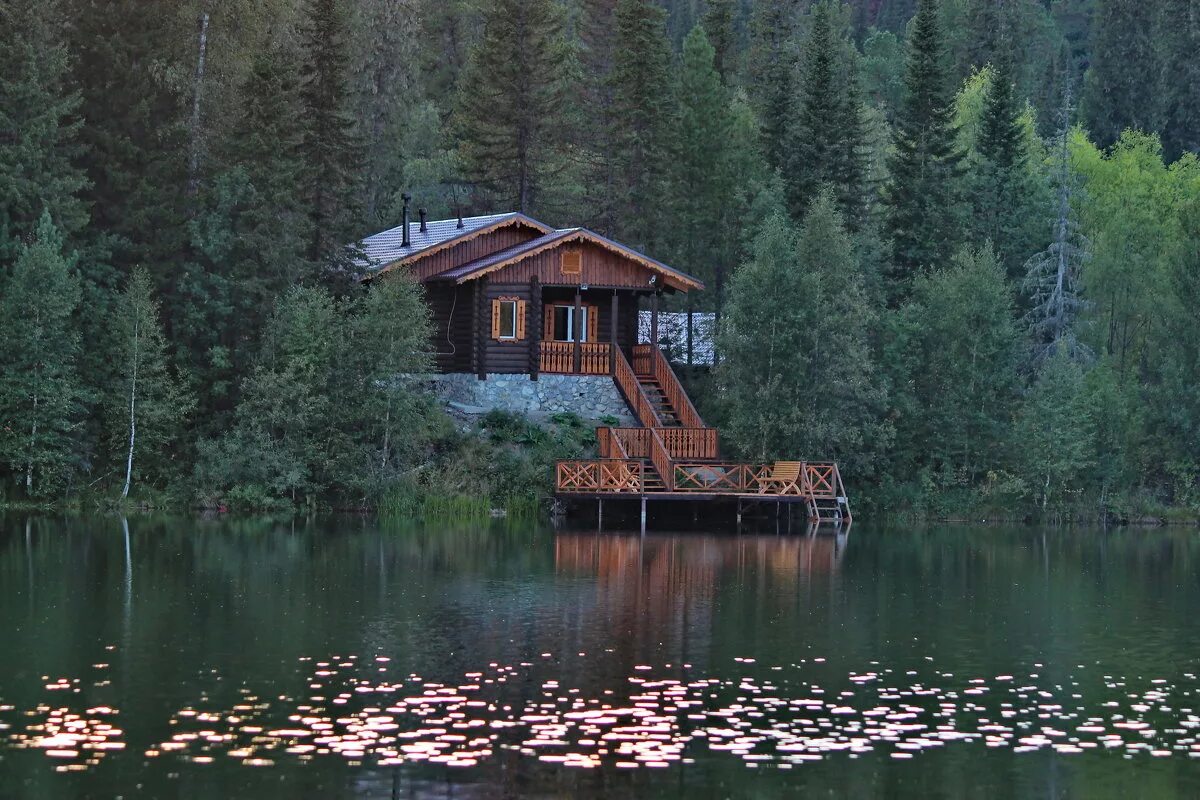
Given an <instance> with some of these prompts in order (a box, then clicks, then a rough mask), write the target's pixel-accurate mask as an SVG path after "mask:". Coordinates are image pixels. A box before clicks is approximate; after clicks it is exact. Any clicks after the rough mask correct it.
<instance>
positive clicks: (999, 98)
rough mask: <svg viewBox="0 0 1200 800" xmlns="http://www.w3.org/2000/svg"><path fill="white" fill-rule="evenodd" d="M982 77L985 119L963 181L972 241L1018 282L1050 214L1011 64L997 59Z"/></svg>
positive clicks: (1006, 58)
mask: <svg viewBox="0 0 1200 800" xmlns="http://www.w3.org/2000/svg"><path fill="white" fill-rule="evenodd" d="M980 76H981V77H984V78H985V79H986V86H985V89H984V96H983V115H982V119H981V123H980V125H979V131H978V136H977V139H976V141H975V142H974V143H973V144H974V152H973V153H972V157H971V158H970V159H969V167H968V169H969V172H968V175H967V179H966V186H967V191H968V194H969V199H970V201H971V206H972V214H971V218H970V227H971V230H972V234H973V237H974V240H975V241H982V240H984V239H990V240H991V241H992V243H993V244H994V245H995V246H996V250H997V252H998V254H999V256H1000V261H1001V264H1002V265H1003V266H1004V271H1005V273H1006V274H1007V275H1008V276H1009V278H1010V279H1012V280H1018V281H1019V280H1020V279H1021V277H1023V275H1024V264H1025V261H1026V260H1027V259H1028V258H1029V256H1030V255H1031V254H1032V253H1033V252H1034V251H1035V250H1036V248H1037V247H1038V243H1039V239H1041V225H1040V221H1041V220H1042V219H1044V217H1045V215H1046V212H1047V210H1048V208H1046V207H1042V205H1041V203H1042V201H1043V199H1044V198H1043V194H1044V192H1043V191H1042V190H1041V189H1042V187H1041V186H1040V185H1039V183H1040V176H1039V175H1038V173H1037V171H1036V170H1037V166H1036V165H1035V164H1033V163H1032V160H1033V158H1032V156H1033V154H1032V153H1031V152H1030V141H1031V140H1033V141H1036V133H1035V132H1034V131H1033V130H1032V126H1030V130H1026V127H1025V124H1024V120H1023V117H1024V115H1025V114H1026V113H1027V112H1028V109H1027V107H1026V106H1025V104H1024V103H1021V102H1019V100H1018V98H1017V96H1016V87H1015V86H1014V84H1013V74H1012V63H1011V60H1010V59H1009V58H1008V57H1007V56H1006V55H1003V54H1002V55H1000V56H999V57H998V58H997V62H996V66H995V67H994V68H991V69H988V70H987V71H986V72H985V73H980ZM1039 149H1040V148H1039ZM1045 199H1048V198H1045Z"/></svg>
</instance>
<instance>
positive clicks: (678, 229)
mask: <svg viewBox="0 0 1200 800" xmlns="http://www.w3.org/2000/svg"><path fill="white" fill-rule="evenodd" d="M713 55H714V53H713V48H712V45H711V44H709V43H708V37H707V36H705V35H704V30H703V29H702V28H700V27H699V26H697V27H695V28H693V29H692V32H691V33H689V34H688V36H687V39H686V40H684V43H683V57H682V61H681V63H680V68H679V83H678V87H677V100H676V103H677V105H678V108H679V117H678V120H677V121H676V124H675V126H674V128H675V131H674V141H673V147H672V151H671V157H672V167H673V169H672V176H671V190H672V191H671V195H672V196H673V197H674V209H673V210H674V225H673V226H672V229H671V232H672V235H673V245H674V246H673V247H672V248H671V249H672V252H673V258H674V260H675V263H676V264H678V265H679V266H680V267H681V268H683V269H685V270H688V271H690V272H692V273H693V274H697V275H699V276H700V277H702V278H707V279H712V280H713V281H714V283H715V284H716V285H715V286H714V287H713V288H714V290H715V291H714V293H715V295H716V297H717V298H718V300H717V302H718V304H719V303H720V297H721V294H722V286H721V283H722V282H723V279H724V275H725V273H726V271H727V267H726V263H725V262H726V259H727V258H728V257H729V255H730V248H729V244H730V242H729V239H730V238H731V237H730V236H729V234H728V233H727V231H726V230H725V229H724V228H723V226H722V225H721V222H720V221H721V220H723V219H724V218H725V213H726V208H727V207H728V204H729V201H730V199H731V197H732V195H733V189H734V185H733V173H732V170H731V166H732V162H731V153H730V145H731V142H732V139H731V133H732V131H733V117H732V115H731V113H730V97H729V91H728V89H726V87H725V85H724V84H723V83H721V76H720V75H718V74H717V70H716V68H715V67H714V66H713ZM687 302H688V320H689V324H688V328H689V331H688V337H687V339H688V343H687V362H688V363H689V364H690V363H692V356H693V352H692V349H693V348H692V341H691V340H692V337H691V319H692V312H693V303H694V301H693V299H692V295H691V294H689V295H688V298H687Z"/></svg>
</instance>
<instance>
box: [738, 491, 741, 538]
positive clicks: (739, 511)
mask: <svg viewBox="0 0 1200 800" xmlns="http://www.w3.org/2000/svg"><path fill="white" fill-rule="evenodd" d="M737 532H738V533H741V532H742V498H740V497H739V498H738V501H737Z"/></svg>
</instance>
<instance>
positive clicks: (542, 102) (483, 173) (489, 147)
mask: <svg viewBox="0 0 1200 800" xmlns="http://www.w3.org/2000/svg"><path fill="white" fill-rule="evenodd" d="M562 29H563V14H562V10H561V9H560V7H559V6H558V5H557V4H556V3H555V2H554V0H498V2H495V3H491V4H490V5H489V6H488V7H487V10H486V12H485V18H484V27H483V36H482V38H481V40H480V42H479V44H478V45H477V46H476V47H475V49H474V50H473V51H472V53H471V59H470V62H469V63H468V65H467V68H466V71H465V73H464V78H463V81H462V84H461V88H460V91H459V95H458V107H457V112H456V115H457V122H458V127H459V131H460V137H461V157H462V163H463V170H464V173H465V175H466V176H467V177H468V178H469V179H470V180H471V181H473V182H474V183H475V184H476V185H478V186H479V187H480V188H482V189H483V190H485V191H486V192H488V193H489V195H490V197H491V198H492V200H493V202H494V203H495V204H498V206H496V207H500V208H504V209H505V210H510V209H511V210H517V211H524V212H526V213H539V212H544V211H546V210H553V209H554V208H556V207H560V206H561V204H562V203H563V202H564V198H563V197H562V196H561V195H559V196H556V191H557V190H558V189H559V188H560V184H559V180H560V179H561V177H562V175H563V173H564V171H565V170H566V169H567V168H568V167H569V166H570V164H569V163H568V161H567V158H566V155H567V147H568V143H569V142H570V138H571V137H570V131H569V128H570V124H569V122H568V120H569V117H570V109H569V105H568V103H569V98H568V91H567V90H568V83H567V78H568V75H569V69H568V66H569V62H570V58H571V54H570V52H569V50H568V46H567V43H566V41H565V40H564V38H563V35H562Z"/></svg>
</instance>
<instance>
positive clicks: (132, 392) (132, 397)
mask: <svg viewBox="0 0 1200 800" xmlns="http://www.w3.org/2000/svg"><path fill="white" fill-rule="evenodd" d="M133 313H134V319H133V365H132V367H133V369H132V374H131V376H130V380H129V453H128V455H127V456H126V457H125V488H123V489H122V490H121V499H122V500H124V499H125V498H127V497H129V484H130V483H131V482H132V480H133V447H134V444H135V443H136V441H137V379H138V361H139V360H140V359H141V342H140V340H139V338H140V336H139V335H140V333H141V331H140V326H141V320H140V319H138V317H137V309H134V312H133Z"/></svg>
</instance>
